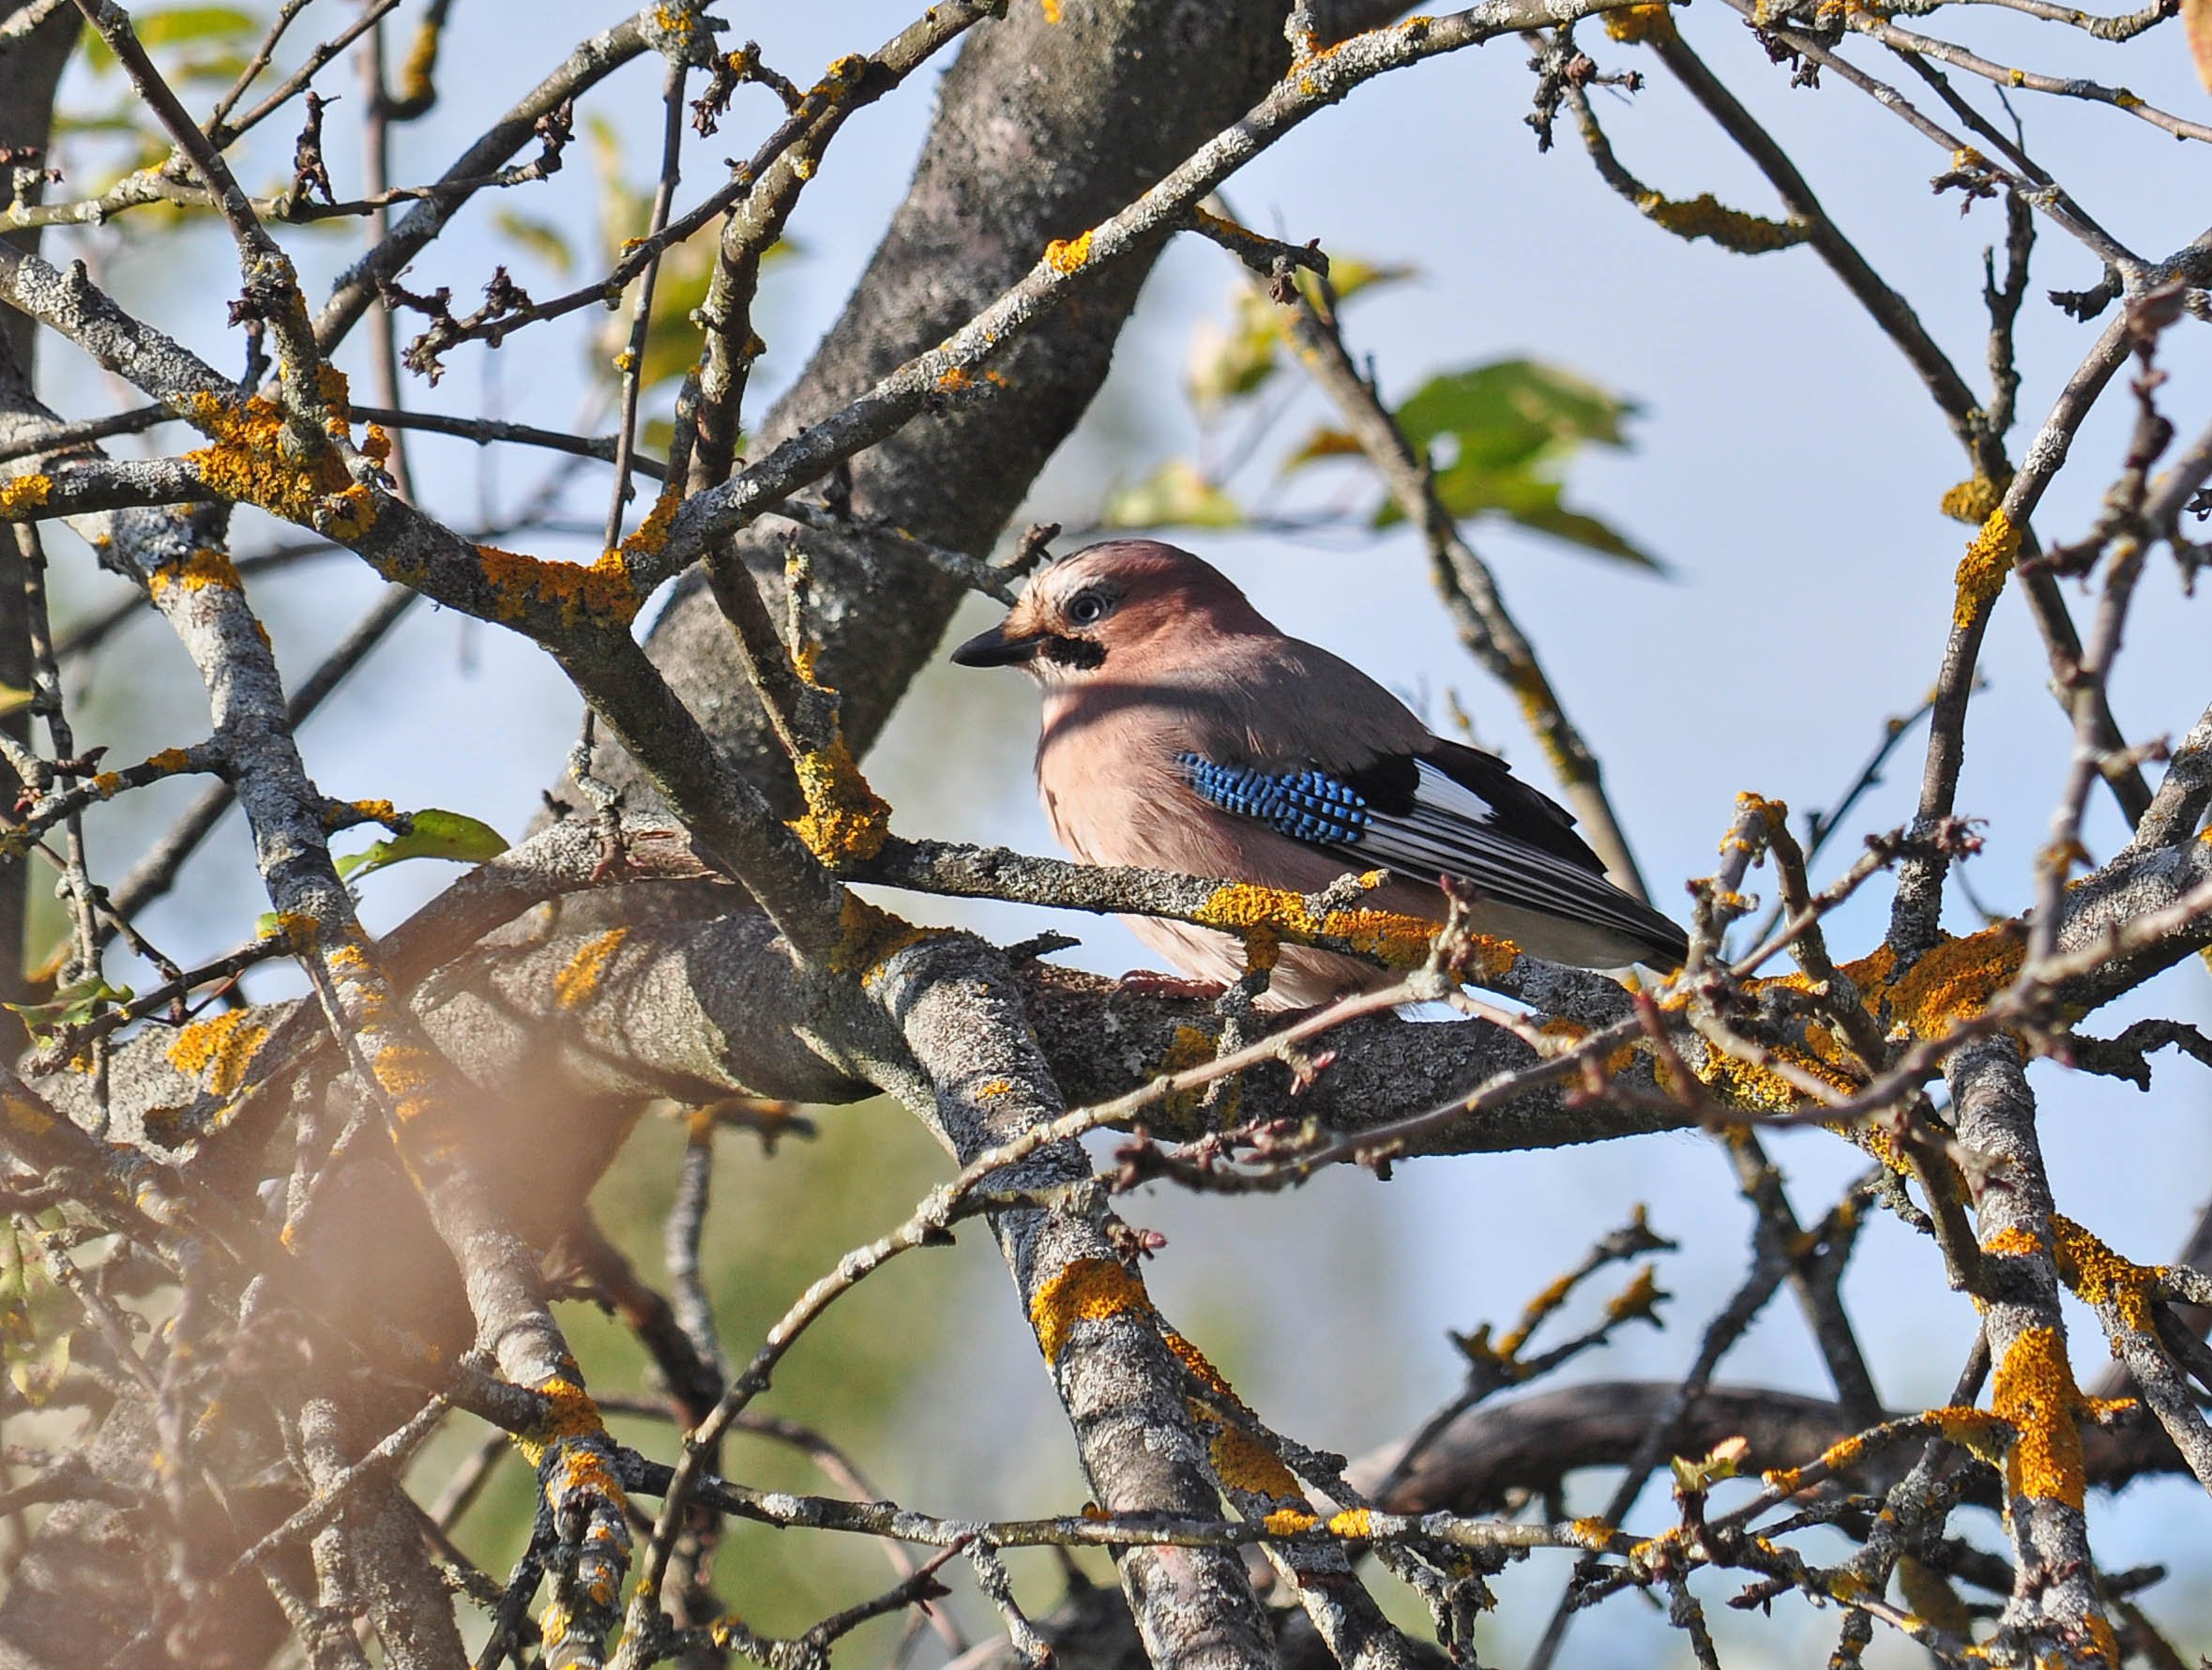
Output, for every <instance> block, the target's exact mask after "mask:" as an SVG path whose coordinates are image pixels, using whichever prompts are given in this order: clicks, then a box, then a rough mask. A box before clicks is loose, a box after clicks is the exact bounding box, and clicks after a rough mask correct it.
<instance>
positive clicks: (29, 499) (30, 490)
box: [0, 475, 53, 517]
mask: <svg viewBox="0 0 2212 1670" xmlns="http://www.w3.org/2000/svg"><path fill="white" fill-rule="evenodd" d="M52 497H53V481H52V480H51V479H50V478H47V477H45V476H36V475H34V476H10V477H8V479H6V480H5V481H0V517H12V516H21V515H22V514H23V512H24V511H26V510H37V509H40V508H42V507H43V506H44V505H45V504H46V502H47V500H49V499H51V498H52Z"/></svg>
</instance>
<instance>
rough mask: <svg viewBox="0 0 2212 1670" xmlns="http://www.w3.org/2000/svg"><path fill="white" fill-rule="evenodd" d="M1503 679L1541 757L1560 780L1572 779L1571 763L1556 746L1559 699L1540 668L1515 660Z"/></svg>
mask: <svg viewBox="0 0 2212 1670" xmlns="http://www.w3.org/2000/svg"><path fill="white" fill-rule="evenodd" d="M1506 682H1507V685H1508V686H1509V687H1510V688H1511V690H1512V691H1513V699H1514V701H1515V702H1516V703H1517V704H1519V706H1520V708H1521V717H1522V719H1523V721H1524V722H1525V723H1526V724H1527V726H1528V729H1529V734H1530V735H1531V736H1535V737H1536V739H1537V742H1538V746H1539V747H1541V748H1542V749H1543V751H1544V757H1545V759H1547V760H1548V761H1550V762H1551V766H1552V770H1553V774H1554V775H1555V776H1557V777H1558V779H1559V780H1560V781H1561V782H1574V781H1575V777H1576V774H1577V767H1576V765H1575V762H1574V761H1573V760H1571V759H1569V758H1568V753H1567V750H1566V749H1565V748H1563V747H1562V746H1561V745H1560V728H1561V721H1560V716H1559V698H1558V697H1557V696H1556V695H1554V694H1553V692H1552V687H1551V685H1550V684H1549V683H1547V682H1546V681H1545V679H1544V670H1543V668H1541V667H1539V666H1538V665H1537V664H1536V662H1534V661H1517V662H1515V663H1514V665H1513V667H1512V670H1511V672H1510V673H1509V674H1508V675H1507V680H1506Z"/></svg>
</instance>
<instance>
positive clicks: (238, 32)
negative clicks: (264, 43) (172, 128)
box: [84, 6, 261, 72]
mask: <svg viewBox="0 0 2212 1670" xmlns="http://www.w3.org/2000/svg"><path fill="white" fill-rule="evenodd" d="M130 23H131V27H132V29H134V30H135V31H136V32H137V35H138V39H139V44H140V45H141V46H144V48H146V49H147V50H148V51H149V52H151V51H154V50H156V49H158V48H160V47H165V46H178V45H181V44H183V43H185V42H188V41H196V42H203V43H205V42H213V41H222V40H233V39H238V38H247V37H250V36H253V35H256V34H258V33H259V32H260V29H261V25H260V24H259V23H256V22H255V21H254V18H253V14H252V13H250V12H247V11H241V10H240V9H239V8H237V7H235V6H172V7H170V8H167V9H166V10H163V11H139V12H135V13H133V14H132V16H131V20H130ZM84 58H85V62H86V63H88V64H90V65H91V66H92V68H94V69H95V70H98V71H103V72H104V71H106V70H110V69H113V68H114V67H115V54H114V52H112V51H111V50H109V47H108V43H107V42H106V41H104V40H102V39H101V38H99V37H98V35H95V34H91V33H89V32H87V34H86V35H85V37H84Z"/></svg>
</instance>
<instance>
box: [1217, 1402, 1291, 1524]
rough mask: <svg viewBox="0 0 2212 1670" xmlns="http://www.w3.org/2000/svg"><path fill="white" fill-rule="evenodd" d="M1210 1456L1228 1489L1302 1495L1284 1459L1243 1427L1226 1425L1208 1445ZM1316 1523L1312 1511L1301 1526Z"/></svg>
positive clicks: (1253, 1494)
mask: <svg viewBox="0 0 2212 1670" xmlns="http://www.w3.org/2000/svg"><path fill="white" fill-rule="evenodd" d="M1206 1455H1207V1458H1208V1459H1209V1460H1210V1461H1212V1463H1213V1464H1214V1477H1215V1478H1217V1479H1219V1480H1220V1481H1221V1484H1222V1487H1223V1488H1224V1489H1226V1490H1232V1491H1240V1492H1242V1493H1243V1494H1244V1495H1252V1496H1273V1497H1280V1496H1295V1495H1297V1494H1298V1481H1297V1480H1296V1479H1295V1478H1294V1477H1293V1476H1292V1474H1291V1470H1290V1469H1289V1468H1288V1467H1286V1466H1284V1465H1282V1460H1281V1458H1280V1456H1278V1455H1277V1454H1276V1453H1275V1451H1274V1450H1270V1449H1268V1448H1267V1446H1266V1445H1265V1444H1263V1443H1261V1442H1260V1440H1259V1439H1257V1438H1255V1437H1253V1436H1252V1435H1251V1434H1250V1433H1248V1432H1246V1431H1245V1430H1244V1429H1243V1428H1242V1427H1235V1426H1232V1427H1224V1428H1223V1429H1222V1430H1221V1431H1220V1433H1219V1434H1217V1435H1215V1437H1214V1441H1213V1443H1212V1444H1211V1445H1209V1446H1208V1447H1207V1450H1206ZM1313 1523H1314V1518H1313V1515H1312V1514H1311V1513H1309V1514H1307V1515H1306V1526H1311V1525H1312V1524H1313ZM1306 1526H1299V1527H1298V1528H1299V1529H1300V1530H1303V1529H1305V1528H1306Z"/></svg>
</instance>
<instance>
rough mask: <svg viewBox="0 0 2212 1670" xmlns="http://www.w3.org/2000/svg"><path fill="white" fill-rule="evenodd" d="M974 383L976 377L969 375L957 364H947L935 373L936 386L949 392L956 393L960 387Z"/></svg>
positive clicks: (971, 385)
mask: <svg viewBox="0 0 2212 1670" xmlns="http://www.w3.org/2000/svg"><path fill="white" fill-rule="evenodd" d="M975 385H976V379H975V378H973V377H971V376H969V375H968V373H967V372H964V371H962V369H961V368H960V367H959V366H957V365H952V366H947V367H946V368H945V370H943V371H942V372H938V373H937V387H940V388H942V389H944V390H946V391H947V393H950V394H958V393H960V392H961V391H962V389H966V388H972V387H975Z"/></svg>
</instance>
